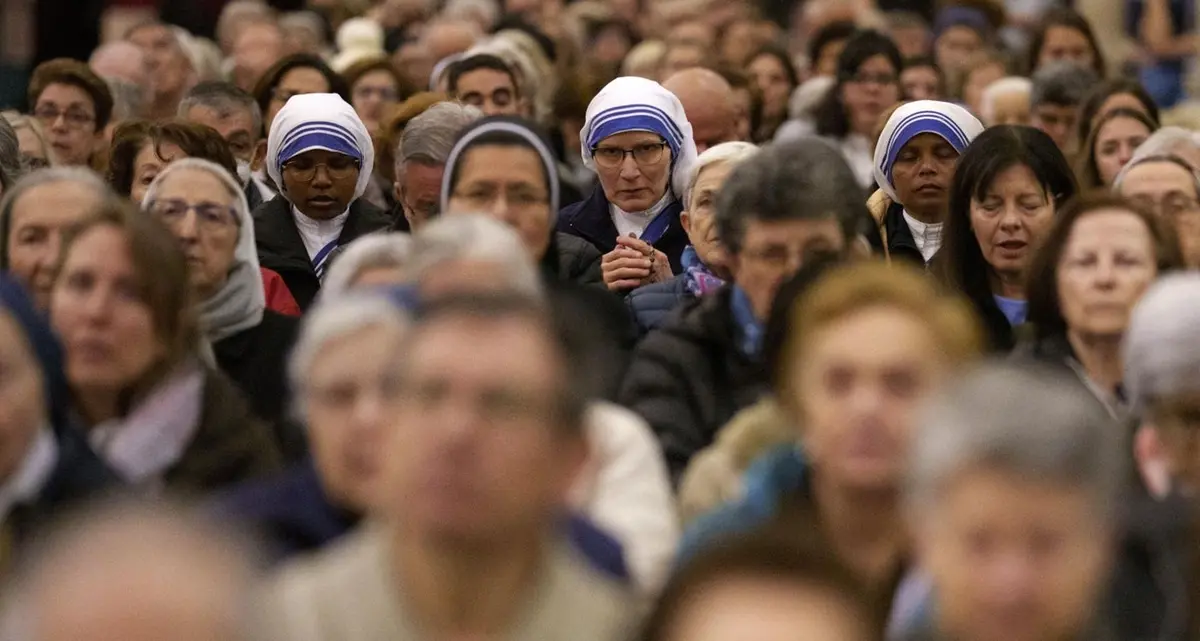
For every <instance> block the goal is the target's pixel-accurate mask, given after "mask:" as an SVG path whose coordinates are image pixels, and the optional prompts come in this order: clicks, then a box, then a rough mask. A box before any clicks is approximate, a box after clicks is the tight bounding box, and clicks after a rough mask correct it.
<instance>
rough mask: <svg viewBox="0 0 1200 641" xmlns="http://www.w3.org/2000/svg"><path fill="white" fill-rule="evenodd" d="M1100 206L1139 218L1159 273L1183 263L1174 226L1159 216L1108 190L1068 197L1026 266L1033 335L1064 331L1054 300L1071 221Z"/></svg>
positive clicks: (1073, 223) (1037, 336)
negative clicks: (1149, 240) (1068, 200)
mask: <svg viewBox="0 0 1200 641" xmlns="http://www.w3.org/2000/svg"><path fill="white" fill-rule="evenodd" d="M1102 209H1120V210H1123V211H1128V212H1129V213H1131V214H1133V215H1134V216H1137V217H1138V218H1139V219H1141V221H1142V223H1143V224H1144V225H1145V226H1146V229H1147V230H1148V231H1149V232H1150V238H1151V241H1152V242H1153V243H1154V255H1155V262H1156V263H1157V267H1158V273H1159V275H1160V276H1161V275H1162V274H1164V273H1166V272H1170V271H1173V270H1175V269H1180V268H1182V267H1183V254H1182V250H1181V249H1180V247H1179V239H1178V238H1177V237H1176V235H1175V230H1174V229H1173V228H1172V227H1171V226H1170V225H1166V224H1164V223H1163V222H1162V221H1161V220H1159V218H1158V216H1156V215H1154V214H1152V213H1150V212H1147V211H1143V210H1142V209H1140V208H1138V207H1137V206H1135V205H1134V204H1133V203H1131V202H1129V201H1128V200H1126V199H1125V198H1123V197H1121V196H1118V195H1116V194H1113V193H1112V192H1110V191H1108V190H1097V191H1091V192H1089V193H1087V194H1083V195H1081V196H1080V197H1078V198H1075V199H1072V200H1071V201H1070V202H1068V203H1067V204H1066V206H1064V207H1063V208H1062V210H1061V211H1060V212H1059V213H1058V217H1057V218H1056V220H1055V221H1054V225H1053V226H1052V227H1051V228H1050V231H1049V232H1048V233H1047V234H1046V238H1045V240H1043V241H1042V245H1041V247H1040V248H1038V251H1037V253H1036V254H1034V256H1033V262H1032V263H1030V266H1029V277H1028V278H1027V279H1026V280H1027V282H1028V283H1029V284H1028V286H1027V291H1026V298H1028V299H1029V317H1028V320H1029V322H1030V323H1032V324H1033V328H1034V338H1035V339H1036V340H1038V341H1041V340H1044V339H1046V338H1050V337H1052V336H1059V335H1062V334H1064V333H1066V331H1067V321H1066V319H1065V318H1063V315H1062V307H1061V305H1060V304H1059V300H1058V278H1057V277H1056V276H1057V274H1058V268H1059V263H1061V262H1062V255H1063V252H1064V251H1065V249H1066V246H1067V240H1068V239H1069V238H1070V236H1071V231H1072V230H1073V229H1074V228H1075V224H1076V223H1078V222H1079V221H1080V220H1081V219H1083V218H1085V217H1087V215H1088V214H1090V213H1092V212H1095V211H1098V210H1102Z"/></svg>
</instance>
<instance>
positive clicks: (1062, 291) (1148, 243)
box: [1021, 194, 1182, 415]
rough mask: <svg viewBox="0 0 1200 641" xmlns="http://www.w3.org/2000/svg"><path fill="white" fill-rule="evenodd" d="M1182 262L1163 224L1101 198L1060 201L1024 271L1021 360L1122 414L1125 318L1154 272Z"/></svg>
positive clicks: (1120, 202)
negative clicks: (1025, 327) (1051, 371)
mask: <svg viewBox="0 0 1200 641" xmlns="http://www.w3.org/2000/svg"><path fill="white" fill-rule="evenodd" d="M1181 265H1182V258H1181V256H1180V251H1179V244H1178V242H1177V241H1176V239H1175V234H1174V233H1172V231H1171V229H1170V228H1169V227H1168V226H1165V225H1163V224H1162V223H1160V221H1159V220H1158V219H1157V218H1155V217H1154V215H1153V214H1150V213H1147V212H1145V211H1143V210H1141V209H1140V208H1138V207H1135V206H1134V205H1132V204H1131V203H1129V202H1128V201H1126V200H1124V199H1122V198H1120V197H1117V196H1109V195H1106V194H1093V195H1089V196H1084V197H1082V198H1081V199H1079V200H1076V201H1074V202H1073V203H1070V204H1068V205H1067V206H1066V207H1064V209H1063V211H1061V212H1060V213H1059V214H1058V216H1057V219H1056V220H1055V221H1054V224H1053V226H1052V227H1051V228H1050V230H1049V231H1048V232H1047V233H1046V236H1045V238H1044V240H1043V241H1042V243H1041V247H1040V249H1038V251H1037V254H1036V255H1035V256H1034V258H1033V261H1032V263H1031V264H1030V267H1029V274H1028V280H1027V283H1028V286H1027V292H1028V296H1029V322H1030V323H1032V324H1033V327H1034V329H1035V331H1034V335H1033V341H1032V343H1031V344H1030V345H1028V346H1026V347H1025V348H1023V349H1022V350H1021V353H1022V356H1024V357H1025V358H1027V359H1031V360H1034V361H1040V362H1044V363H1049V364H1051V365H1053V366H1055V367H1057V368H1059V369H1061V370H1063V371H1065V372H1067V373H1068V374H1072V375H1074V376H1076V377H1077V378H1078V379H1079V382H1080V383H1081V384H1082V385H1083V386H1085V387H1086V388H1087V389H1088V390H1089V391H1090V392H1092V394H1094V395H1095V396H1096V398H1097V399H1098V400H1099V401H1100V402H1101V403H1103V405H1104V406H1105V407H1106V408H1107V409H1109V411H1110V412H1112V413H1113V414H1114V415H1120V414H1122V413H1123V409H1124V407H1125V405H1126V402H1127V398H1126V395H1125V392H1124V390H1123V387H1122V379H1123V376H1124V367H1123V364H1122V361H1121V342H1122V340H1123V338H1124V336H1125V330H1126V328H1127V327H1128V325H1129V316H1130V314H1131V313H1132V311H1133V308H1134V306H1135V305H1137V302H1138V301H1139V300H1140V299H1141V297H1142V294H1143V293H1145V291H1146V289H1147V288H1148V287H1149V286H1150V285H1151V284H1152V283H1153V282H1154V280H1155V279H1156V278H1158V277H1159V276H1160V275H1161V274H1163V273H1165V272H1168V271H1170V270H1173V269H1177V268H1179V267H1180V266H1181Z"/></svg>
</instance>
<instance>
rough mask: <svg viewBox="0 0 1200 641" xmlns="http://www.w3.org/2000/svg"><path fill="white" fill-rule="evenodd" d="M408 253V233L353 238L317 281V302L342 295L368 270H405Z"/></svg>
mask: <svg viewBox="0 0 1200 641" xmlns="http://www.w3.org/2000/svg"><path fill="white" fill-rule="evenodd" d="M411 253H412V239H411V238H410V237H409V236H408V234H402V233H399V232H395V233H374V234H367V235H366V236H363V237H361V238H358V239H356V240H355V241H354V242H352V243H350V244H349V245H347V246H346V251H344V252H342V253H341V254H340V255H339V256H338V257H337V260H335V261H333V263H332V264H331V265H330V266H329V271H327V272H326V273H325V280H323V281H322V282H321V291H320V296H321V301H322V302H329V301H332V300H335V299H338V298H341V297H342V296H344V295H346V294H347V293H348V292H350V291H351V288H352V286H353V283H354V280H355V279H356V278H358V277H359V275H360V274H362V273H363V272H364V271H366V270H368V269H382V268H398V269H403V268H405V267H407V266H408V260H409V257H410V255H411Z"/></svg>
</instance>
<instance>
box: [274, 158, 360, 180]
mask: <svg viewBox="0 0 1200 641" xmlns="http://www.w3.org/2000/svg"><path fill="white" fill-rule="evenodd" d="M361 166H362V163H360V162H359V161H357V160H355V159H353V158H351V157H349V156H334V157H333V158H330V159H329V160H327V161H325V162H315V161H312V160H309V159H307V158H303V157H302V158H295V159H293V160H289V161H287V162H285V163H283V170H284V171H285V172H287V173H288V174H289V175H291V176H292V177H293V178H295V179H296V180H299V181H301V182H308V181H310V180H312V179H313V178H314V177H315V176H316V175H317V167H324V168H325V171H326V172H328V173H329V177H330V178H332V179H333V180H345V179H347V178H350V177H351V176H353V177H356V178H357V177H358V169H359V167H361Z"/></svg>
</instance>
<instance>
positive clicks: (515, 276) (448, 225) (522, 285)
mask: <svg viewBox="0 0 1200 641" xmlns="http://www.w3.org/2000/svg"><path fill="white" fill-rule="evenodd" d="M457 261H478V262H485V263H493V264H495V265H496V269H497V271H498V272H499V273H500V275H501V276H502V277H503V279H504V282H505V283H506V284H507V285H508V286H509V287H510V288H511V289H512V290H514V291H515V292H516V293H518V294H521V295H525V296H533V297H537V298H541V296H542V282H541V278H540V276H539V274H538V268H537V265H535V264H534V262H533V260H532V259H531V258H530V257H529V251H528V250H527V249H525V245H524V243H522V242H521V238H520V237H519V236H517V233H516V232H515V231H513V230H512V229H511V228H510V227H509V226H508V225H505V224H504V223H501V222H497V221H495V220H492V219H491V218H488V217H487V216H483V215H479V214H455V215H453V216H441V217H439V218H437V219H436V220H434V221H433V222H431V223H429V224H428V225H426V226H425V227H422V228H421V230H420V231H419V232H417V234H416V235H415V236H414V237H413V247H412V260H411V262H410V264H411V266H412V270H413V273H414V275H415V276H416V279H417V281H421V280H424V279H425V277H427V276H428V275H429V274H430V273H431V272H433V271H435V270H437V269H438V268H439V267H441V266H442V265H444V264H446V263H450V262H457Z"/></svg>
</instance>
